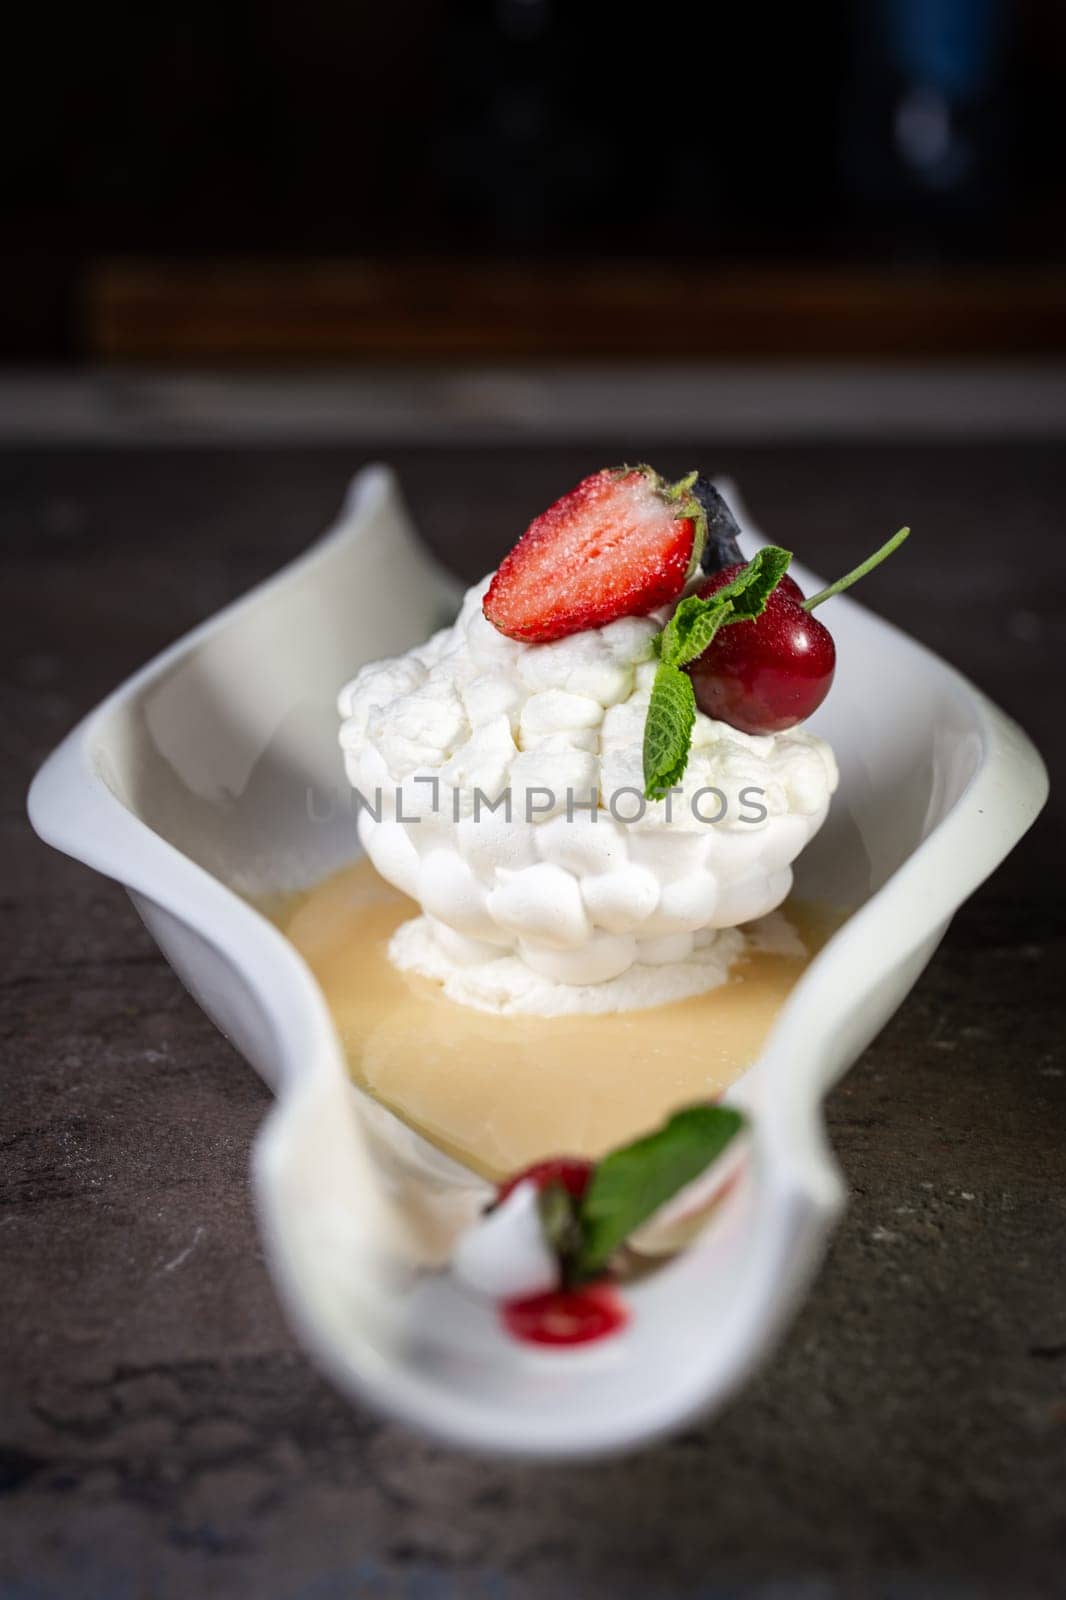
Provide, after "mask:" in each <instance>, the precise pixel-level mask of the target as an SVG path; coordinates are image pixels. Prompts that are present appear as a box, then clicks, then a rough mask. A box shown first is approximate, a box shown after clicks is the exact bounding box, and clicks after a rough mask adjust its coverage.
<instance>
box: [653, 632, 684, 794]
mask: <svg viewBox="0 0 1066 1600" xmlns="http://www.w3.org/2000/svg"><path fill="white" fill-rule="evenodd" d="M695 721H696V696H695V694H694V692H693V689H692V680H691V678H690V677H689V676H688V674H687V673H684V672H682V671H681V669H680V668H679V667H675V666H674V665H673V664H672V663H671V662H669V661H660V662H659V665H658V667H657V668H656V669H655V682H654V683H653V684H652V689H651V700H650V701H649V703H648V716H647V721H646V722H645V724H644V793H645V795H646V796H647V798H648V799H649V800H661V799H662V797H663V795H664V794H666V793H667V791H668V790H669V789H672V788H673V787H674V785H675V784H676V783H677V782H678V781H679V780H680V778H681V776H682V774H683V772H684V770H685V767H686V765H687V764H688V751H689V745H690V743H691V741H692V727H693V724H694V723H695Z"/></svg>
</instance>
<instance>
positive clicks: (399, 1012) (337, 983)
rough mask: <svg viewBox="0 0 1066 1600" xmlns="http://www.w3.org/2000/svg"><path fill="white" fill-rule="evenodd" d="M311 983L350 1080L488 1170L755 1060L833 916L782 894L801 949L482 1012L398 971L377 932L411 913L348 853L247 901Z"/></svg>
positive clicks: (626, 1128) (603, 1139) (706, 1086)
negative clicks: (661, 997) (683, 983)
mask: <svg viewBox="0 0 1066 1600" xmlns="http://www.w3.org/2000/svg"><path fill="white" fill-rule="evenodd" d="M263 909H264V910H265V912H266V914H267V915H268V916H269V917H270V918H271V920H272V921H273V922H274V923H275V924H276V925H277V926H278V927H279V928H280V929H281V931H282V932H283V933H284V934H285V935H286V936H287V937H288V938H289V939H290V940H291V941H292V943H293V944H294V945H295V946H296V949H297V950H298V951H299V952H300V954H301V955H302V956H303V958H304V960H305V961H306V962H307V964H308V966H309V967H310V968H311V970H312V972H313V973H314V975H315V977H316V978H317V979H318V982H319V984H320V985H321V988H322V991H323V993H324V994H325V997H326V1001H327V1003H328V1005H329V1008H330V1011H331V1012H332V1013H333V1019H334V1021H335V1023H336V1025H337V1030H338V1032H339V1034H340V1037H341V1040H342V1041H343V1044H344V1049H345V1053H346V1055H347V1059H348V1067H349V1070H350V1072H351V1075H352V1077H353V1078H354V1079H355V1082H356V1083H357V1084H359V1086H360V1087H361V1088H363V1089H365V1090H366V1091H367V1092H368V1093H369V1094H371V1095H373V1097H374V1099H375V1100H378V1101H380V1102H381V1103H382V1105H385V1106H387V1107H388V1108H389V1109H390V1110H391V1111H394V1112H395V1113H396V1114H397V1116H399V1117H402V1119H403V1120H404V1122H406V1123H408V1124H410V1126H411V1127H413V1128H415V1129H417V1130H418V1132H419V1133H421V1134H423V1135H424V1136H425V1137H426V1138H427V1139H429V1140H430V1141H431V1142H432V1143H433V1144H435V1145H437V1146H439V1147H440V1148H441V1149H442V1150H445V1151H447V1152H448V1153H449V1154H450V1155H454V1156H456V1157H457V1158H458V1159H459V1160H460V1161H462V1162H464V1163H465V1164H466V1165H468V1166H470V1167H473V1168H474V1169H475V1170H476V1171H478V1172H480V1173H482V1174H483V1175H484V1176H486V1177H488V1178H494V1179H496V1178H501V1177H503V1176H505V1175H506V1174H508V1173H511V1172H514V1171H515V1170H516V1169H520V1168H522V1167H526V1166H528V1165H529V1164H530V1163H531V1162H533V1161H537V1160H539V1159H540V1158H542V1157H544V1156H548V1155H558V1154H559V1153H561V1152H565V1153H567V1154H569V1155H579V1156H589V1157H591V1158H593V1159H596V1158H598V1157H599V1156H601V1155H603V1154H604V1152H605V1151H607V1150H609V1149H611V1148H612V1147H613V1146H614V1145H618V1144H622V1143H625V1142H626V1141H627V1140H629V1139H632V1138H635V1137H636V1136H637V1135H638V1134H641V1133H646V1132H648V1131H649V1129H651V1128H653V1127H654V1126H655V1125H656V1124H657V1123H659V1122H661V1121H662V1120H663V1119H664V1117H666V1116H667V1115H668V1114H669V1113H670V1112H671V1111H674V1110H676V1109H677V1107H679V1106H682V1105H687V1104H689V1103H691V1102H692V1101H694V1100H708V1099H714V1098H716V1097H717V1096H718V1095H720V1094H721V1093H722V1091H723V1090H725V1089H727V1088H728V1087H729V1085H730V1084H731V1083H732V1082H734V1080H735V1079H736V1078H738V1077H740V1076H741V1074H742V1073H743V1072H744V1071H745V1070H746V1068H747V1067H748V1066H750V1064H751V1063H752V1061H754V1060H755V1058H756V1056H757V1055H758V1053H759V1050H760V1048H761V1046H762V1042H763V1040H764V1039H765V1037H766V1034H767V1033H768V1031H769V1029H770V1026H771V1024H772V1023H773V1020H774V1018H775V1016H776V1015H777V1013H778V1011H779V1010H780V1009H781V1006H782V1005H783V1004H784V1002H785V1000H786V999H787V998H788V995H789V991H790V990H791V989H792V987H793V985H794V984H795V982H796V980H797V979H798V978H799V976H800V975H801V973H802V972H803V970H804V968H805V966H806V965H807V963H808V961H809V960H810V959H811V957H812V956H813V955H814V954H815V953H816V952H817V951H818V950H819V949H820V948H821V946H822V945H823V944H824V943H825V941H826V939H827V938H828V937H829V935H830V934H831V933H832V932H833V931H834V928H835V927H837V926H838V925H839V923H840V920H841V919H840V917H839V916H835V915H833V914H830V913H827V912H825V911H822V910H817V909H814V908H812V907H810V906H807V905H804V904H802V903H796V902H792V901H790V902H788V903H787V904H786V906H785V907H784V911H785V915H786V917H787V919H788V921H789V923H790V924H791V925H792V927H793V928H795V930H796V932H797V933H798V934H799V936H800V938H801V939H802V941H803V943H804V945H805V946H806V949H807V954H806V955H805V956H784V955H769V954H765V953H762V952H754V951H753V952H751V953H749V954H747V955H745V956H743V957H741V958H740V960H738V961H737V962H735V963H734V965H733V968H732V970H731V972H730V976H729V981H728V982H727V983H725V984H724V985H722V986H721V987H720V988H718V989H712V990H711V991H710V992H709V993H707V994H704V995H697V996H695V997H694V998H692V999H689V1000H681V1001H676V1002H674V1003H673V1004H671V1005H665V1006H654V1007H651V1008H649V1009H648V1010H644V1011H627V1012H617V1013H611V1014H607V1015H605V1016H584V1017H498V1016H492V1015H489V1014H487V1013H485V1012H481V1011H475V1010H473V1009H471V1008H470V1007H467V1006H462V1005H458V1004H457V1003H456V1002H455V1001H453V1000H448V999H446V998H445V997H444V995H443V993H442V991H441V989H440V987H439V986H438V985H437V984H436V983H434V982H433V981H432V980H431V979H428V978H422V977H419V976H418V975H417V974H414V973H407V972H398V971H397V970H396V968H395V967H393V966H392V965H391V963H390V961H389V958H388V945H389V940H390V938H391V936H392V934H393V932H394V930H395V929H396V928H397V927H398V926H399V924H400V923H401V922H404V921H406V920H407V919H408V918H410V917H413V916H417V915H418V907H417V905H415V903H414V902H413V901H412V900H409V899H407V897H406V896H405V895H402V894H400V892H399V891H398V890H397V889H394V888H392V886H391V885H390V884H387V883H386V882H385V881H384V880H383V879H382V878H380V877H378V875H377V873H376V872H375V870H374V868H373V867H372V866H371V865H370V863H369V861H366V860H363V861H359V862H357V863H355V865H353V866H350V867H346V868H344V869H343V870H342V871H340V872H338V873H335V874H334V875H333V876H332V877H330V878H327V879H326V880H325V881H324V882H322V883H320V884H318V885H317V886H316V887H315V888H313V889H310V890H307V891H304V892H302V893H300V894H297V895H291V896H287V897H285V898H284V899H282V900H276V901H274V902H273V903H271V904H268V905H266V906H265V907H263Z"/></svg>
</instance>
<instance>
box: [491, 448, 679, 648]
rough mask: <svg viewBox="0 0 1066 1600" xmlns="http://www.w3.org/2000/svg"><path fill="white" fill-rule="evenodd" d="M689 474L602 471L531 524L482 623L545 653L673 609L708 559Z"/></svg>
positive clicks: (504, 565) (505, 565)
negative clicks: (585, 634)
mask: <svg viewBox="0 0 1066 1600" xmlns="http://www.w3.org/2000/svg"><path fill="white" fill-rule="evenodd" d="M695 481H696V474H695V473H691V474H690V475H689V476H688V477H687V478H682V479H681V481H680V482H679V483H674V484H670V483H667V482H665V480H664V479H662V478H660V476H659V474H658V473H657V472H656V471H654V469H653V468H652V467H648V466H640V467H605V468H604V469H603V470H602V471H601V472H594V473H593V474H592V475H591V477H588V478H583V479H582V481H581V482H580V483H579V484H578V485H577V487H576V489H571V490H570V493H569V494H564V495H563V497H562V499H561V500H557V501H556V502H555V504H554V505H553V506H549V507H548V509H547V511H542V512H541V514H540V516H539V517H536V518H534V520H533V521H532V522H531V523H530V525H529V527H528V528H527V529H526V531H525V533H524V534H523V535H522V537H521V539H519V541H518V543H517V544H516V545H515V547H514V549H513V550H512V551H511V553H510V555H508V556H505V557H504V559H503V561H502V562H501V563H500V567H499V570H498V572H497V573H496V576H495V577H494V578H493V580H492V583H491V584H490V586H489V590H488V593H487V594H486V596H485V608H484V609H485V615H486V617H487V618H488V619H489V621H490V622H491V623H492V624H493V625H494V627H497V628H498V629H499V630H500V632H501V633H506V634H507V635H508V636H509V637H510V638H512V639H521V640H523V641H525V642H526V643H527V644H547V643H548V642H549V641H550V640H552V639H565V638H566V637H567V635H568V634H571V633H580V632H581V631H582V630H583V629H585V628H602V627H603V626H604V625H605V624H606V623H608V622H614V621H616V620H617V618H619V617H644V616H647V614H648V612H649V611H654V610H655V609H656V607H658V606H662V605H666V604H667V603H668V602H669V601H671V600H676V599H677V597H678V595H679V594H680V593H681V591H682V589H683V588H684V587H685V584H686V582H687V581H688V579H689V577H690V576H691V575H692V574H693V573H694V572H695V571H696V569H697V568H698V566H699V563H700V556H701V555H702V553H703V542H704V539H705V537H706V531H707V519H706V516H705V514H704V511H703V508H702V507H701V505H700V503H699V501H698V500H697V498H696V496H695V495H694V494H693V493H692V485H693V484H694V482H695Z"/></svg>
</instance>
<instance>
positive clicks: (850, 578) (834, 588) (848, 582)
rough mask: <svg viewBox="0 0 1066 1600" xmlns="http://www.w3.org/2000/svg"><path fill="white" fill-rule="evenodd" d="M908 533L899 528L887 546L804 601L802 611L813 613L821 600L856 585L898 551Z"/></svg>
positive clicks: (907, 530)
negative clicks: (894, 551)
mask: <svg viewBox="0 0 1066 1600" xmlns="http://www.w3.org/2000/svg"><path fill="white" fill-rule="evenodd" d="M910 531H911V530H910V529H909V528H901V529H900V530H899V532H898V533H894V534H893V535H892V537H891V539H889V540H888V542H887V544H883V545H882V546H881V548H880V550H875V551H874V553H873V555H872V556H867V558H866V560H865V561H863V562H862V563H861V565H859V566H857V567H856V568H855V569H854V570H853V571H852V572H849V573H847V574H846V576H845V577H843V578H838V579H837V581H836V583H831V584H830V585H829V587H828V589H821V590H819V592H818V593H817V594H812V595H811V598H810V599H809V600H804V601H803V602H802V603H803V609H804V611H813V610H814V608H815V606H820V605H821V603H822V601H823V600H828V599H829V598H830V596H832V595H834V594H840V593H841V592H842V591H843V590H844V589H850V588H851V586H852V584H853V583H858V581H859V579H860V578H865V576H866V574H867V573H868V572H872V571H873V570H874V568H875V567H879V566H880V565H881V563H882V561H885V560H887V558H888V557H889V556H890V555H891V554H892V552H893V550H898V549H899V547H900V545H901V544H902V543H903V541H904V539H905V538H906V537H907V535H908V534H909V533H910Z"/></svg>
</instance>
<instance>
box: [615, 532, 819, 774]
mask: <svg viewBox="0 0 1066 1600" xmlns="http://www.w3.org/2000/svg"><path fill="white" fill-rule="evenodd" d="M791 560H792V552H791V551H790V550H783V549H782V548H781V546H780V545H776V544H769V545H766V546H764V548H763V549H762V550H760V551H758V553H757V554H756V555H755V556H754V557H753V558H752V560H751V561H749V562H748V564H747V566H746V567H745V568H744V569H743V571H742V572H738V573H737V575H736V577H735V578H733V579H732V580H731V581H730V582H729V583H726V584H723V586H722V587H721V588H720V589H718V590H716V592H715V593H714V594H712V595H708V596H707V598H706V599H705V600H704V599H701V598H700V597H699V595H695V594H691V595H689V596H688V597H687V598H686V599H684V600H682V602H681V604H680V605H679V606H678V608H677V610H676V611H675V612H674V614H673V616H672V617H671V618H670V620H669V622H668V623H667V624H666V626H665V628H664V629H663V630H662V632H661V633H658V634H656V636H655V638H654V639H653V640H652V648H653V650H654V651H655V654H656V655H657V656H658V658H659V665H658V667H657V669H656V672H655V682H654V683H653V684H652V690H651V700H650V702H649V704H648V716H647V720H646V721H645V723H644V793H645V795H646V796H647V798H648V799H649V800H661V799H662V798H663V796H664V795H665V794H667V793H668V791H669V790H670V789H672V788H673V787H674V786H675V785H676V784H678V783H680V781H681V779H682V778H683V777H684V774H685V768H686V767H687V766H688V756H689V749H690V747H691V744H692V729H693V727H694V725H695V721H696V696H695V693H694V692H693V688H692V680H691V678H690V677H689V676H688V674H687V673H686V672H682V670H681V668H682V667H684V666H686V665H687V663H688V662H690V661H695V659H696V657H697V656H700V655H702V654H703V652H704V651H705V650H706V648H707V646H708V645H709V644H710V643H711V641H712V640H713V639H714V636H715V634H716V633H717V632H718V630H719V628H722V627H725V626H726V625H727V624H729V623H733V622H750V621H752V620H753V619H754V618H755V617H758V616H761V615H762V613H763V612H764V611H765V610H766V602H767V601H768V600H769V598H770V596H771V594H772V593H773V591H774V590H775V589H776V588H777V585H778V584H779V583H780V582H781V579H782V578H783V577H784V575H785V573H786V572H787V571H788V566H789V562H790V561H791Z"/></svg>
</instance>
